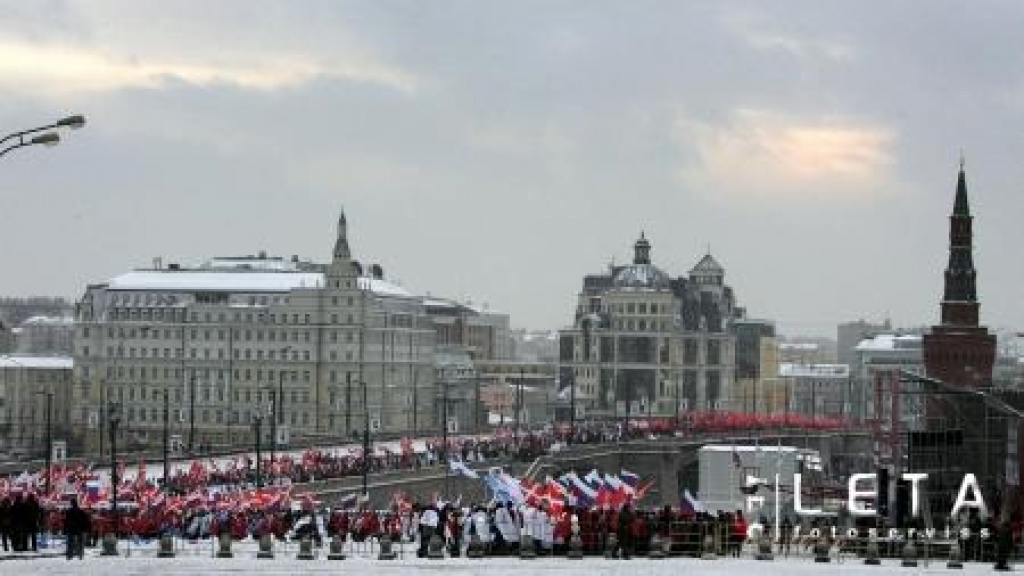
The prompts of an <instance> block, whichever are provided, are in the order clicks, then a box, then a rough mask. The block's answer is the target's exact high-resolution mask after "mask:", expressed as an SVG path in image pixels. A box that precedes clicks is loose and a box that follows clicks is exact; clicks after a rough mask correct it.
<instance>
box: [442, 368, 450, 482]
mask: <svg viewBox="0 0 1024 576" xmlns="http://www.w3.org/2000/svg"><path fill="white" fill-rule="evenodd" d="M441 426H442V431H441V466H444V499H445V501H446V502H447V501H448V380H446V379H443V378H442V380H441Z"/></svg>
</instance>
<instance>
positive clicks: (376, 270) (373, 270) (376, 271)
mask: <svg viewBox="0 0 1024 576" xmlns="http://www.w3.org/2000/svg"><path fill="white" fill-rule="evenodd" d="M370 276H373V277H374V278H375V279H377V280H383V279H384V269H383V268H381V267H380V264H374V265H372V266H370Z"/></svg>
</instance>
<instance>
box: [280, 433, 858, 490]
mask: <svg viewBox="0 0 1024 576" xmlns="http://www.w3.org/2000/svg"><path fill="white" fill-rule="evenodd" d="M871 440H872V438H871V434H870V432H867V431H862V430H844V431H810V432H807V431H797V430H775V431H763V432H761V433H758V434H742V433H733V434H718V435H715V434H706V435H701V436H692V437H681V438H675V437H665V438H655V439H643V440H628V441H622V442H617V443H602V444H580V445H573V446H567V447H565V448H562V449H560V450H558V451H556V452H553V453H550V454H545V455H543V456H540V457H537V458H534V459H532V460H525V461H524V460H516V459H509V460H491V461H487V462H480V463H468V464H469V467H470V468H471V469H473V470H475V471H477V472H479V473H484V472H486V471H487V470H488V469H489V468H491V467H494V466H500V467H502V468H503V469H504V470H505V471H506V472H508V473H509V474H512V475H514V476H524V477H527V478H530V479H533V480H541V479H543V478H544V477H545V476H548V475H551V476H557V475H559V474H561V473H563V472H566V471H569V470H576V471H579V472H587V471H589V470H591V469H592V468H597V469H599V470H602V471H605V472H612V471H616V472H617V471H619V470H622V469H626V470H629V471H631V472H634V473H636V474H638V475H640V477H641V478H643V479H644V480H645V481H647V480H652V481H653V484H652V486H651V488H650V490H649V491H648V493H647V497H646V499H645V500H644V501H643V502H642V504H643V505H647V506H664V505H666V504H668V505H672V506H676V505H678V504H679V494H680V492H681V488H682V487H683V486H686V487H689V488H691V489H695V488H696V487H697V451H698V450H699V449H700V448H701V447H702V446H705V445H707V444H740V445H750V446H754V445H757V444H760V445H762V446H775V445H782V446H796V447H798V448H808V449H811V450H817V451H818V452H819V453H820V454H821V459H822V462H823V463H824V465H825V468H826V470H830V471H834V472H835V473H837V474H838V475H839V476H841V477H844V478H845V477H846V475H847V474H849V473H850V472H851V471H853V472H864V471H868V470H873V469H874V468H873V467H874V463H873V461H872V458H871V456H872V453H873V452H872V449H871V448H872V444H871ZM296 488H297V489H301V490H303V491H309V492H313V493H314V494H316V495H318V497H319V499H320V500H322V501H323V502H324V503H325V504H331V503H333V502H336V501H338V500H340V499H341V498H342V497H343V496H346V495H349V494H353V493H358V492H361V491H362V480H361V478H360V477H358V476H357V477H346V478H338V479H331V480H324V481H318V482H310V483H306V484H301V485H298V486H296ZM398 490H400V491H402V492H404V493H405V494H407V495H408V496H409V497H410V498H411V499H413V500H420V501H426V500H430V499H432V498H433V497H434V495H441V496H442V497H444V496H445V495H446V494H447V497H448V498H447V499H451V500H454V499H456V498H458V497H459V496H461V497H462V501H463V502H479V501H482V500H483V499H485V498H486V497H487V494H486V493H485V492H486V489H485V487H484V483H483V482H482V481H481V480H478V479H473V478H468V477H466V476H461V475H455V474H452V473H446V471H445V469H444V468H442V467H440V466H437V467H431V468H422V469H419V470H415V471H410V470H401V471H390V472H381V473H376V474H372V475H371V476H370V479H369V483H368V491H369V494H370V501H371V503H372V504H373V505H374V506H375V507H377V508H382V507H384V506H386V505H387V503H388V502H389V500H390V499H391V497H392V495H393V494H394V492H395V491H398Z"/></svg>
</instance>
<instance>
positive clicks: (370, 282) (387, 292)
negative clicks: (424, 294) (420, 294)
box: [359, 276, 415, 298]
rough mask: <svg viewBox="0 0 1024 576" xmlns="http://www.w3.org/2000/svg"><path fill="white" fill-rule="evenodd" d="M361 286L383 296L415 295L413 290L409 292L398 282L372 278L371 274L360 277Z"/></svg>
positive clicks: (406, 296) (404, 296) (402, 296)
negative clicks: (393, 282)
mask: <svg viewBox="0 0 1024 576" xmlns="http://www.w3.org/2000/svg"><path fill="white" fill-rule="evenodd" d="M359 287H360V288H362V289H363V290H366V289H367V288H369V289H370V291H371V292H373V293H374V294H380V295H381V296H395V297H398V298H414V297H415V296H414V295H413V293H412V292H409V291H408V290H406V289H405V288H402V287H401V286H399V285H397V284H392V283H391V282H388V281H387V280H381V279H379V278H371V277H369V276H362V277H360V278H359Z"/></svg>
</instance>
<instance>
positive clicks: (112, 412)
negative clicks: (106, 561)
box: [107, 402, 121, 555]
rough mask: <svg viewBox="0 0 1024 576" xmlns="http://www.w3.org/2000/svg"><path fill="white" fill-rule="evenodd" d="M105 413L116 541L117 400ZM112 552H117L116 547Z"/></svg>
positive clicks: (118, 409)
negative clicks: (106, 416) (108, 437)
mask: <svg viewBox="0 0 1024 576" xmlns="http://www.w3.org/2000/svg"><path fill="white" fill-rule="evenodd" d="M107 414H108V415H109V422H108V423H109V425H110V426H109V428H110V509H111V513H112V514H113V518H114V523H113V535H114V541H115V542H116V541H117V530H118V528H119V527H120V526H119V524H120V523H119V521H118V520H119V519H118V510H117V488H118V485H119V483H120V482H119V480H118V477H117V427H118V425H119V424H121V405H120V404H119V403H117V402H111V403H110V405H109V406H108V408H107ZM114 554H115V555H116V554H117V551H116V547H115V550H114Z"/></svg>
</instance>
